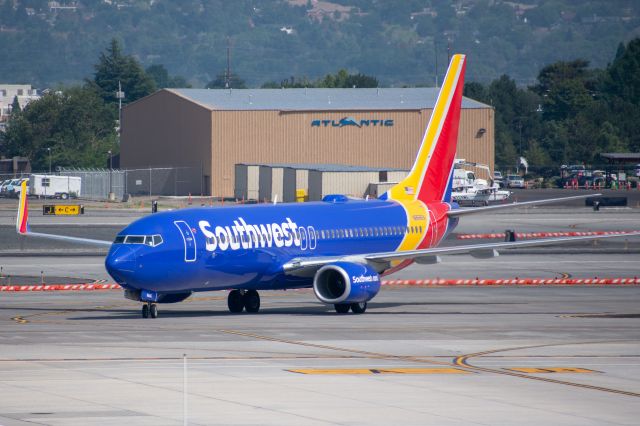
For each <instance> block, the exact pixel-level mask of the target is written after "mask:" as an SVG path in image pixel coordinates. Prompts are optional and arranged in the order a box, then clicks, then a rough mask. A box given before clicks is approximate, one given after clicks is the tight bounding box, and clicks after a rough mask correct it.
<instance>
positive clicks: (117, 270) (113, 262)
mask: <svg viewBox="0 0 640 426" xmlns="http://www.w3.org/2000/svg"><path fill="white" fill-rule="evenodd" d="M136 266H137V262H136V253H135V251H134V250H133V249H132V248H131V247H127V246H124V245H118V246H115V247H113V248H112V249H111V251H109V254H108V255H107V258H106V259H105V267H106V268H107V272H109V275H111V276H112V277H113V278H114V279H115V280H116V281H118V282H119V283H122V282H127V281H128V280H129V279H130V278H131V277H132V276H133V275H134V274H135V272H136Z"/></svg>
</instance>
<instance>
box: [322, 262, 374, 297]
mask: <svg viewBox="0 0 640 426" xmlns="http://www.w3.org/2000/svg"><path fill="white" fill-rule="evenodd" d="M313 291H314V292H315V293H316V297H317V298H318V299H319V300H320V301H321V302H323V303H327V304H340V303H362V302H367V301H369V300H371V299H373V298H374V297H375V295H376V294H378V292H379V291H380V276H379V275H378V273H377V272H376V271H375V270H374V269H373V268H371V267H370V266H369V265H364V264H361V263H350V262H335V263H330V264H328V265H325V266H323V267H322V268H320V269H319V270H318V272H316V275H315V276H314V278H313Z"/></svg>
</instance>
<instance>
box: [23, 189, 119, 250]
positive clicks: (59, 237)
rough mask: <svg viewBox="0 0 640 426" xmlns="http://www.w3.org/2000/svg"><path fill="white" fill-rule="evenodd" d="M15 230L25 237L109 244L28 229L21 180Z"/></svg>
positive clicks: (107, 244)
mask: <svg viewBox="0 0 640 426" xmlns="http://www.w3.org/2000/svg"><path fill="white" fill-rule="evenodd" d="M16 232H17V233H18V234H19V235H22V236H26V237H37V238H46V239H49V240H58V241H68V242H72V243H80V244H90V245H94V246H102V247H105V246H106V247H109V246H111V241H105V240H94V239H91V238H79V237H69V236H66V235H56V234H43V233H41V232H31V230H30V229H29V200H28V199H27V183H26V182H22V189H21V191H20V200H19V201H18V217H17V218H16Z"/></svg>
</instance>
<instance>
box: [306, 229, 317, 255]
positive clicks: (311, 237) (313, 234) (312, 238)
mask: <svg viewBox="0 0 640 426" xmlns="http://www.w3.org/2000/svg"><path fill="white" fill-rule="evenodd" d="M307 232H308V233H309V250H315V248H316V230H315V229H314V228H313V226H307Z"/></svg>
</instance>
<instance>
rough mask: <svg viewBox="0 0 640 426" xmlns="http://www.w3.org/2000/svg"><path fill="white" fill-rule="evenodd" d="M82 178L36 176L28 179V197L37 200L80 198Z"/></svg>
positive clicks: (33, 175)
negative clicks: (36, 198)
mask: <svg viewBox="0 0 640 426" xmlns="http://www.w3.org/2000/svg"><path fill="white" fill-rule="evenodd" d="M81 183H82V178H80V177H77V176H58V175H36V174H32V175H31V179H29V195H31V196H32V197H38V198H59V199H62V200H67V199H69V198H78V197H80V186H81Z"/></svg>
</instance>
